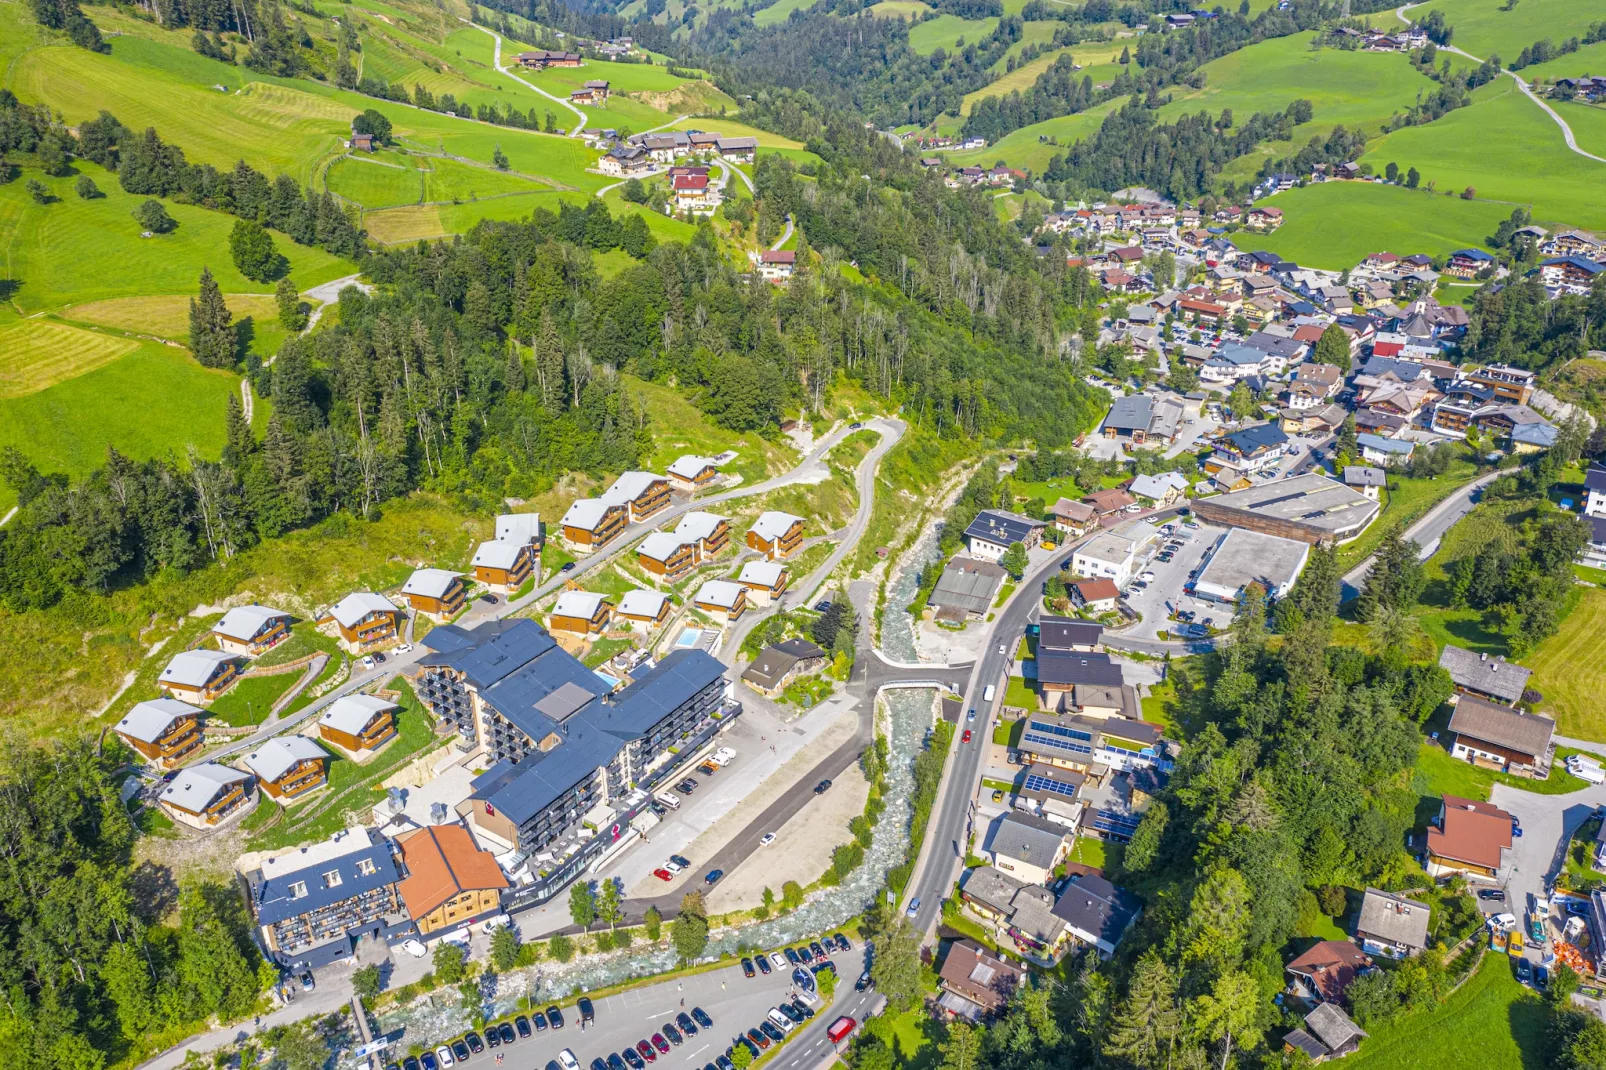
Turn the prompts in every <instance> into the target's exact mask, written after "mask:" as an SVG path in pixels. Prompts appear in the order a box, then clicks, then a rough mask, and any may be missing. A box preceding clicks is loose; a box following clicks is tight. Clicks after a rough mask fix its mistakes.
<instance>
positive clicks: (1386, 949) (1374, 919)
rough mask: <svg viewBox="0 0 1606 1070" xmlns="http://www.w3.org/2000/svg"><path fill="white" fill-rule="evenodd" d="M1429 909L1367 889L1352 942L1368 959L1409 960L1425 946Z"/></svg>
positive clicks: (1426, 942)
mask: <svg viewBox="0 0 1606 1070" xmlns="http://www.w3.org/2000/svg"><path fill="white" fill-rule="evenodd" d="M1428 915H1429V912H1428V908H1427V907H1426V906H1425V905H1424V904H1422V903H1418V902H1416V901H1415V900H1412V899H1407V898H1405V897H1404V896H1401V895H1394V894H1393V893H1391V892H1382V891H1378V890H1377V889H1376V888H1368V889H1366V894H1365V895H1363V896H1362V897H1361V915H1360V918H1359V919H1357V920H1356V922H1355V939H1356V940H1358V941H1360V945H1361V950H1363V951H1365V952H1366V953H1367V954H1368V955H1387V956H1388V957H1389V958H1394V959H1399V958H1408V957H1410V956H1411V955H1415V954H1416V953H1417V952H1419V951H1421V950H1422V949H1423V948H1425V947H1427V946H1428Z"/></svg>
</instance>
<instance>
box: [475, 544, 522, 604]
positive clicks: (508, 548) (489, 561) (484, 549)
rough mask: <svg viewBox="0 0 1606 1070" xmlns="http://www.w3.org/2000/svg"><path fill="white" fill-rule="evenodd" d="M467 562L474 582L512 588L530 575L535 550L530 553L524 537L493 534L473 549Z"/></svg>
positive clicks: (504, 589) (494, 586) (501, 588)
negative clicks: (502, 538)
mask: <svg viewBox="0 0 1606 1070" xmlns="http://www.w3.org/2000/svg"><path fill="white" fill-rule="evenodd" d="M471 566H472V567H474V578H475V580H477V582H480V583H483V585H485V586H491V588H498V590H503V591H512V590H517V588H519V586H520V585H522V583H524V582H525V580H528V578H530V572H532V570H533V569H535V554H532V553H530V543H527V541H522V540H512V538H509V540H501V538H493V540H490V541H488V543H480V546H479V549H475V551H474V561H472V562H471Z"/></svg>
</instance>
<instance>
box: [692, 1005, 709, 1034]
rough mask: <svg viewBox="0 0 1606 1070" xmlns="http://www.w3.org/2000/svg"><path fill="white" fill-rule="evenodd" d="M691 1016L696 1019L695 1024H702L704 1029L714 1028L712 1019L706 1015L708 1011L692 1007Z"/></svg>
mask: <svg viewBox="0 0 1606 1070" xmlns="http://www.w3.org/2000/svg"><path fill="white" fill-rule="evenodd" d="M691 1016H692V1017H693V1018H695V1019H696V1020H697V1024H698V1025H700V1026H702V1027H703V1028H704V1029H712V1028H714V1020H713V1019H712V1018H710V1017H709V1016H708V1012H707V1011H705V1010H703V1009H702V1008H701V1007H693V1008H692V1009H691Z"/></svg>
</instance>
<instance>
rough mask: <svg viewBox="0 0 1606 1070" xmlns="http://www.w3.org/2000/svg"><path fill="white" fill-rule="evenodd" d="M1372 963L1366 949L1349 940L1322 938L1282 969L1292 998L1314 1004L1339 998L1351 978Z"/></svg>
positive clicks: (1364, 970)
mask: <svg viewBox="0 0 1606 1070" xmlns="http://www.w3.org/2000/svg"><path fill="white" fill-rule="evenodd" d="M1371 966H1372V960H1371V959H1370V958H1368V957H1367V955H1366V952H1364V951H1362V950H1361V949H1360V948H1358V947H1356V946H1355V945H1354V944H1352V943H1350V942H1349V941H1348V940H1322V941H1320V942H1318V943H1317V944H1316V945H1314V946H1313V947H1311V948H1310V949H1308V950H1307V951H1305V952H1304V954H1302V955H1299V956H1298V957H1297V958H1295V959H1294V961H1292V962H1290V963H1289V964H1288V965H1287V966H1285V967H1283V969H1284V970H1285V971H1287V973H1288V976H1289V985H1288V987H1289V991H1290V993H1291V994H1292V995H1293V996H1294V998H1295V999H1298V1000H1300V1001H1302V1002H1304V1003H1306V1004H1315V1003H1338V1002H1340V1001H1341V1000H1342V999H1343V998H1344V990H1345V989H1346V988H1348V987H1349V986H1350V982H1351V981H1353V980H1355V978H1357V977H1359V976H1360V975H1361V974H1363V973H1365V972H1366V971H1367V970H1369V969H1371Z"/></svg>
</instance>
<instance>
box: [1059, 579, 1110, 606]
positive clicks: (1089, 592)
mask: <svg viewBox="0 0 1606 1070" xmlns="http://www.w3.org/2000/svg"><path fill="white" fill-rule="evenodd" d="M1069 590H1070V594H1071V604H1072V605H1074V606H1076V607H1077V608H1078V609H1085V610H1087V611H1088V612H1090V613H1108V612H1110V611H1111V610H1113V609H1114V608H1115V602H1116V600H1117V599H1118V598H1120V597H1121V589H1120V588H1119V587H1117V586H1116V585H1115V581H1114V580H1112V579H1109V578H1108V577H1099V578H1096V579H1090V580H1077V581H1076V582H1075V583H1073V584H1070V586H1069Z"/></svg>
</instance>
